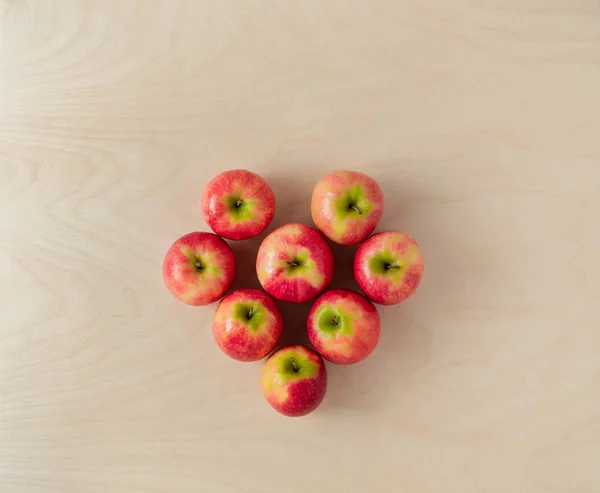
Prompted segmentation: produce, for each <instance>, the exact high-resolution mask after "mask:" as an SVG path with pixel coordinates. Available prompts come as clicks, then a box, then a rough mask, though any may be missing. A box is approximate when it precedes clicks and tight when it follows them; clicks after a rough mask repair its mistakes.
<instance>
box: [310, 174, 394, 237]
mask: <svg viewBox="0 0 600 493" xmlns="http://www.w3.org/2000/svg"><path fill="white" fill-rule="evenodd" d="M310 212H311V215H312V219H313V221H314V223H315V226H316V227H317V228H318V229H319V230H320V231H321V232H322V233H323V234H324V235H325V236H327V238H329V239H330V240H331V241H333V242H334V243H339V244H340V245H356V244H357V243H360V242H361V241H363V240H364V239H365V238H366V237H367V236H369V235H370V234H371V233H372V232H373V230H374V229H375V227H376V226H377V223H379V220H380V219H381V216H382V214H383V192H382V191H381V188H380V187H379V185H378V184H377V182H376V181H375V180H374V179H373V178H371V177H370V176H368V175H365V174H364V173H359V172H358V171H348V170H341V171H335V172H333V173H330V174H329V175H327V176H325V177H324V178H322V179H321V180H320V181H319V182H318V183H317V185H316V186H315V188H314V190H313V193H312V198H311V201H310Z"/></svg>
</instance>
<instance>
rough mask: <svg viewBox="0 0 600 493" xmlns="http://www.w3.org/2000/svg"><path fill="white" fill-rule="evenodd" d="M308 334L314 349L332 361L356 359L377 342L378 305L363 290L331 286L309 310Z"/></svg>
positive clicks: (365, 353)
mask: <svg viewBox="0 0 600 493" xmlns="http://www.w3.org/2000/svg"><path fill="white" fill-rule="evenodd" d="M307 326H308V338H309V339H310V343H311V344H312V345H313V346H314V348H315V349H316V350H317V352H318V353H319V354H320V355H321V356H323V358H325V359H326V360H329V361H331V362H332V363H338V364H342V365H347V364H351V363H358V362H359V361H362V360H364V359H365V358H366V357H367V356H369V354H371V353H372V352H373V351H374V350H375V347H376V346H377V343H378V342H379V334H380V332H381V322H380V320H379V314H378V313H377V309H376V308H375V306H374V305H373V303H371V302H370V301H369V300H368V299H367V298H365V297H364V296H363V295H362V294H359V293H357V292H356V291H352V290H350V289H332V290H331V291H326V292H325V293H323V294H322V295H321V296H319V297H318V298H317V300H316V301H315V303H314V304H313V306H312V308H311V310H310V313H309V314H308V323H307Z"/></svg>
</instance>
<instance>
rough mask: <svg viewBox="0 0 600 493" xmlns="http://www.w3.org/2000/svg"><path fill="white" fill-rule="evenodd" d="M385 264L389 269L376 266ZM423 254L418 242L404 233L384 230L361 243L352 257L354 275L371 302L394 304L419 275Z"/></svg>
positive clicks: (416, 283) (409, 290) (408, 291)
mask: <svg viewBox="0 0 600 493" xmlns="http://www.w3.org/2000/svg"><path fill="white" fill-rule="evenodd" d="M382 262H383V263H389V264H390V265H391V269H389V270H386V269H384V268H380V265H379V264H381V263H382ZM423 268H424V266H423V256H422V254H421V249H420V248H419V245H418V243H417V242H416V241H415V240H414V239H413V238H411V237H410V236H408V235H407V234H405V233H400V232H398V231H385V232H382V233H377V234H374V235H373V236H371V237H369V238H367V240H365V242H364V243H362V244H361V245H360V246H359V247H358V250H357V251H356V255H355V257H354V277H355V279H356V282H357V283H358V285H359V287H360V289H362V290H363V292H364V293H365V294H366V295H367V297H368V298H370V299H371V300H372V301H374V302H375V303H379V304H381V305H395V304H397V303H400V302H401V301H404V300H405V299H406V298H408V297H409V296H410V295H411V294H412V293H413V292H414V291H415V289H417V287H418V286H419V283H420V282H421V277H422V276H423Z"/></svg>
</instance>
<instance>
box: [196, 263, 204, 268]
mask: <svg viewBox="0 0 600 493" xmlns="http://www.w3.org/2000/svg"><path fill="white" fill-rule="evenodd" d="M196 268H197V269H204V264H203V263H202V262H196Z"/></svg>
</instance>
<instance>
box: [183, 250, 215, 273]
mask: <svg viewBox="0 0 600 493" xmlns="http://www.w3.org/2000/svg"><path fill="white" fill-rule="evenodd" d="M183 254H184V255H185V256H186V257H187V258H188V259H189V261H190V266H191V267H192V269H194V270H195V271H196V272H197V273H198V274H200V276H202V277H203V276H205V275H209V276H218V275H219V274H220V273H221V270H220V269H219V268H218V267H217V266H216V265H214V264H213V263H211V262H210V261H209V260H207V259H205V258H204V257H203V256H202V255H199V254H197V253H195V252H194V251H193V250H192V249H191V248H187V249H186V250H184V251H183Z"/></svg>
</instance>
